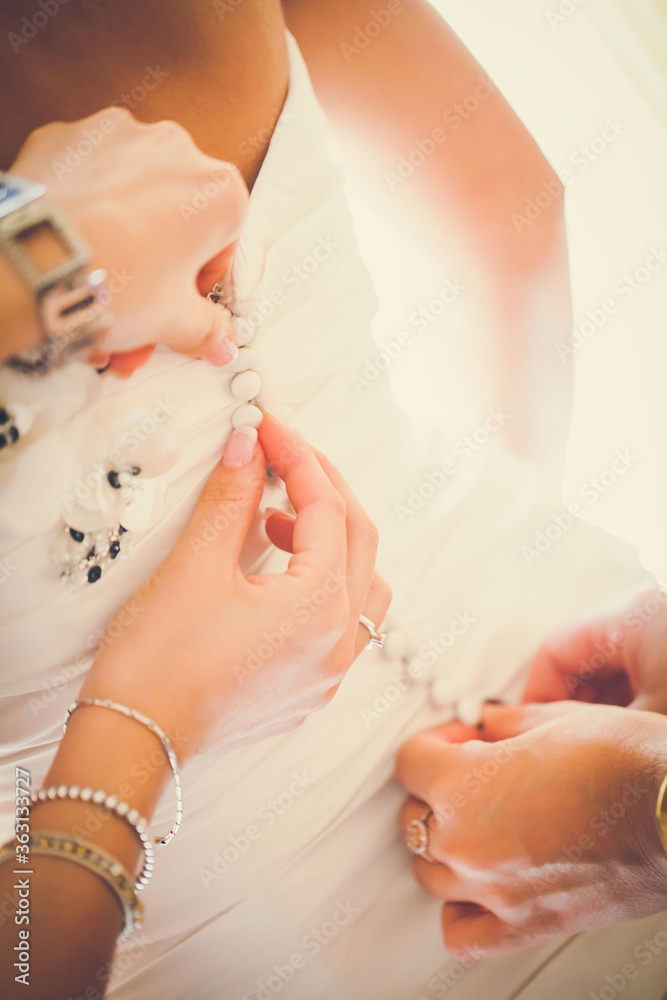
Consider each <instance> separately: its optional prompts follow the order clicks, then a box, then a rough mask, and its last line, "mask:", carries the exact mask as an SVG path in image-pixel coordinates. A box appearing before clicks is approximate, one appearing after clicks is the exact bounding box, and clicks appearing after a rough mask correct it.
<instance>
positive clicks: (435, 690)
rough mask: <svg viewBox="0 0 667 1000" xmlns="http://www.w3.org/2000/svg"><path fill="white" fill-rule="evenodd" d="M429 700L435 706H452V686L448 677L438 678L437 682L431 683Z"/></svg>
mask: <svg viewBox="0 0 667 1000" xmlns="http://www.w3.org/2000/svg"><path fill="white" fill-rule="evenodd" d="M431 699H432V700H433V703H434V704H435V705H452V707H453V706H454V704H455V703H454V700H453V699H452V685H451V683H450V680H449V678H448V677H439V678H438V679H437V681H434V682H433V686H432V688H431Z"/></svg>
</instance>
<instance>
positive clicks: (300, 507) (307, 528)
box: [81, 416, 391, 758]
mask: <svg viewBox="0 0 667 1000" xmlns="http://www.w3.org/2000/svg"><path fill="white" fill-rule="evenodd" d="M260 442H261V447H256V448H255V452H254V455H252V457H251V453H252V447H253V439H252V437H250V438H248V436H247V434H246V433H245V432H244V431H243V430H242V431H238V432H236V433H235V434H234V435H232V437H231V438H230V441H229V442H228V445H227V448H226V451H225V457H224V459H223V462H222V464H221V465H219V466H218V468H217V469H216V470H215V472H214V473H213V475H212V476H211V478H210V480H209V482H208V484H207V485H206V487H205V489H204V492H203V494H202V497H201V499H200V501H199V504H198V506H197V508H196V510H195V513H194V515H193V517H192V520H191V522H190V524H189V525H188V527H187V529H186V531H185V533H184V535H183V537H182V538H181V539H180V541H179V542H178V543H177V545H176V547H175V548H174V549H173V551H172V552H171V554H170V555H169V557H168V558H167V559H166V561H165V562H164V564H163V565H162V566H161V567H160V568H159V569H158V570H157V572H156V573H155V574H154V575H153V576H152V577H151V579H150V580H148V582H147V583H146V584H144V586H143V587H141V588H140V590H139V591H138V592H137V593H136V594H135V595H134V596H133V597H132V598H131V599H130V601H129V602H128V606H129V607H130V608H132V609H135V610H133V614H134V615H135V620H133V621H132V623H131V624H130V625H125V624H124V623H125V622H126V620H127V617H128V616H127V613H124V611H123V609H121V610H120V612H119V614H118V615H117V616H116V618H115V619H114V621H113V622H112V623H111V625H110V627H109V632H108V636H109V638H108V640H107V639H105V640H103V642H102V647H103V648H102V651H101V652H100V653H99V655H98V657H97V659H96V660H95V663H94V664H93V667H92V668H91V671H90V673H89V675H88V677H87V679H86V682H85V684H84V686H83V689H82V692H81V696H82V697H101V698H112V699H114V700H116V701H119V702H122V703H124V704H126V705H130V706H132V707H133V708H135V709H137V710H139V711H141V712H144V713H145V714H146V715H148V716H150V717H151V718H153V719H155V721H156V722H158V723H159V725H160V726H162V727H163V728H164V729H165V730H166V731H167V733H168V734H170V735H172V736H173V738H174V743H175V747H176V751H177V753H178V754H179V756H181V758H185V757H188V756H190V755H192V754H193V753H195V752H196V751H197V750H199V749H200V748H201V747H202V746H203V745H205V744H206V745H209V744H211V743H214V742H215V743H217V745H218V746H223V747H225V748H229V747H231V746H236V745H239V744H241V743H245V742H249V741H252V740H258V739H260V738H263V737H267V736H271V735H275V734H277V733H281V732H284V731H286V730H289V729H292V728H294V727H295V726H297V725H299V724H300V723H301V722H302V721H303V720H304V719H305V718H306V716H307V715H309V714H310V713H311V712H313V711H315V710H316V709H318V708H321V707H323V706H324V705H326V704H327V703H328V702H329V701H330V700H331V698H332V697H333V694H334V692H335V690H336V688H337V686H338V685H339V684H340V682H341V680H342V678H343V676H344V675H345V673H346V671H347V670H348V668H349V667H350V665H351V663H352V661H353V660H354V659H355V657H356V656H357V655H358V654H359V653H360V652H361V650H362V649H363V648H364V647H365V645H366V643H367V641H368V633H367V631H366V630H365V629H364V628H363V626H361V625H360V623H359V615H360V613H364V614H366V615H368V616H369V617H370V618H371V619H372V620H373V621H375V622H376V623H378V624H379V623H380V622H381V621H382V620H383V618H384V616H385V614H386V611H387V608H388V606H389V602H390V599H391V594H390V591H389V588H388V586H387V585H386V584H385V583H384V581H383V580H381V578H380V577H378V576H377V574H375V573H374V565H375V554H376V549H377V531H376V529H375V527H374V525H373V524H372V522H371V521H370V519H369V518H368V516H367V514H366V513H365V512H364V510H363V509H362V507H361V506H360V504H359V502H358V501H357V499H356V498H355V496H354V495H353V493H352V492H351V490H350V488H349V487H348V486H347V484H346V483H345V482H344V480H343V479H342V477H341V476H340V474H339V473H338V472H337V471H336V470H335V469H334V468H333V466H331V465H330V463H329V462H327V460H326V459H324V457H323V456H321V457H320V458H319V459H318V457H317V455H316V454H315V452H314V451H313V450H312V448H310V447H309V446H308V445H307V444H306V443H305V441H304V440H303V439H302V438H301V437H300V436H299V435H298V434H297V433H295V432H294V431H291V430H288V429H287V428H286V427H284V426H283V425H281V424H280V423H278V421H277V420H275V419H274V418H272V417H269V416H265V418H264V421H263V423H262V426H261V429H260ZM266 460H268V461H269V462H270V464H271V466H272V467H273V469H274V470H275V471H276V472H277V474H278V475H279V476H280V477H281V478H282V479H284V481H285V485H286V487H287V494H288V496H289V499H290V500H291V503H292V506H293V508H294V510H295V511H296V517H295V518H294V519H293V521H291V520H290V518H289V516H288V515H287V516H278V515H276V516H275V517H271V518H270V520H269V525H270V527H269V534H270V535H275V537H276V538H278V539H279V540H280V542H281V545H282V547H284V548H287V549H288V550H289V551H292V552H293V555H292V558H291V559H290V561H289V566H288V569H287V571H286V572H285V573H280V574H273V575H268V574H267V575H264V576H244V574H243V573H242V571H241V569H240V566H239V559H240V556H241V550H242V547H243V543H244V540H245V538H246V535H247V534H248V532H249V530H250V527H251V525H252V522H253V519H254V517H255V513H256V511H257V508H258V506H259V502H260V499H261V496H262V489H263V486H264V479H265V462H266ZM241 462H245V463H246V464H243V465H241ZM119 630H120V631H121V634H120V636H119V637H118V638H117V639H111V638H110V636H112V635H114V634H115V633H117V632H118V631H119Z"/></svg>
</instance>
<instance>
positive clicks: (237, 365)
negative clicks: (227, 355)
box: [227, 347, 259, 372]
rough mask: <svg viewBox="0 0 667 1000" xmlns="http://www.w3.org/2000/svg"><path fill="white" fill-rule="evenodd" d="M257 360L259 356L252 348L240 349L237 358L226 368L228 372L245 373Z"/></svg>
mask: <svg viewBox="0 0 667 1000" xmlns="http://www.w3.org/2000/svg"><path fill="white" fill-rule="evenodd" d="M258 360H259V355H258V354H257V351H256V350H255V348H254V347H241V348H240V349H239V353H238V357H237V358H236V360H234V361H232V363H231V365H228V366H227V369H228V370H229V371H233V372H245V371H247V370H248V369H249V368H254V367H255V365H256V364H257V362H258Z"/></svg>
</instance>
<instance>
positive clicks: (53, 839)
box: [0, 830, 144, 941]
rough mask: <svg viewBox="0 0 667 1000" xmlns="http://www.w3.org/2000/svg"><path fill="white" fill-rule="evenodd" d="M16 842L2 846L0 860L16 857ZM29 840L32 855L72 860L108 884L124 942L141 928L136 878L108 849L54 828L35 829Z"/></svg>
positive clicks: (142, 912)
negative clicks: (120, 914)
mask: <svg viewBox="0 0 667 1000" xmlns="http://www.w3.org/2000/svg"><path fill="white" fill-rule="evenodd" d="M17 843H18V841H17V840H16V839H14V840H10V841H9V843H7V844H3V846H2V847H0V863H1V862H3V861H8V860H10V859H11V858H12V857H13V856H14V853H15V850H16V844H17ZM28 843H29V845H30V854H31V855H33V854H45V855H47V856H49V857H54V858H62V859H63V861H71V862H72V863H73V864H75V865H80V866H81V867H82V868H86V869H87V870H88V871H89V872H92V873H93V874H94V875H97V877H98V878H100V879H102V881H103V882H105V883H106V884H107V885H108V887H109V888H110V889H111V891H112V892H113V894H114V896H115V898H116V900H117V902H118V904H119V906H120V908H121V910H122V911H123V930H122V932H121V934H120V936H119V938H118V940H119V941H124V940H125V939H126V938H128V937H129V936H130V934H131V933H132V931H133V930H134V929H135V928H136V927H141V925H142V923H143V915H144V908H143V904H142V902H141V900H140V899H138V898H137V894H136V887H135V883H134V879H133V878H132V876H131V875H130V873H129V872H128V871H126V869H125V868H123V866H122V865H121V863H120V861H117V860H116V858H114V857H113V856H112V855H111V854H109V853H108V852H107V851H104V850H103V849H102V848H101V847H98V846H97V844H90V843H89V842H88V841H87V840H81V839H79V838H78V837H72V836H71V835H70V834H66V833H57V832H55V831H53V830H36V831H34V832H33V833H31V834H30V838H29V841H28Z"/></svg>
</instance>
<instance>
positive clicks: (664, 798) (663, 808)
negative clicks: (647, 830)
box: [655, 775, 667, 854]
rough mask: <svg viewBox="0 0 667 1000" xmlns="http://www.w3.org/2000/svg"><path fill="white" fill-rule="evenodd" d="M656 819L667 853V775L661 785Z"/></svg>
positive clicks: (656, 807)
mask: <svg viewBox="0 0 667 1000" xmlns="http://www.w3.org/2000/svg"><path fill="white" fill-rule="evenodd" d="M655 819H656V822H657V824H658V833H659V834H660V840H661V841H662V846H663V847H664V849H665V853H666V854H667V775H665V779H664V781H663V783H662V784H661V786H660V791H659V792H658V801H657V802H656V806H655Z"/></svg>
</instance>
